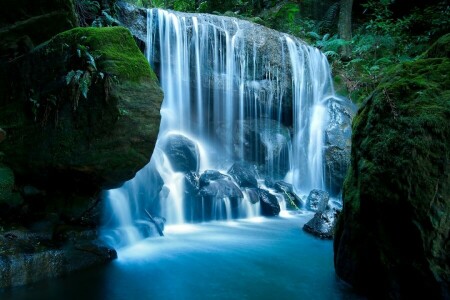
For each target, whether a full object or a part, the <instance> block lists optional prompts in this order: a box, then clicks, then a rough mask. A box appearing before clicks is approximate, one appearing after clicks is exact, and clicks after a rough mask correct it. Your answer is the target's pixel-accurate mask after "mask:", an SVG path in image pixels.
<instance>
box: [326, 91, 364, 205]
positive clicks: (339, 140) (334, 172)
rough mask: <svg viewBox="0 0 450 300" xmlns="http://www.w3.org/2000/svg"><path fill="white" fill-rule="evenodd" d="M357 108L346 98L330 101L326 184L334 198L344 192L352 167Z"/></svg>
mask: <svg viewBox="0 0 450 300" xmlns="http://www.w3.org/2000/svg"><path fill="white" fill-rule="evenodd" d="M355 113H356V106H355V105H354V104H353V103H352V102H351V101H350V100H348V99H345V98H331V99H329V101H328V115H329V123H328V126H327V128H326V129H325V157H324V158H325V162H324V163H325V178H326V180H325V184H326V189H327V191H329V192H330V193H331V195H333V196H337V195H339V194H340V193H341V191H342V185H343V183H344V179H345V175H346V174H347V170H348V166H349V165H350V152H351V135H352V120H353V117H354V115H355Z"/></svg>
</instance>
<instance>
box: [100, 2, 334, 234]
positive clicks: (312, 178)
mask: <svg viewBox="0 0 450 300" xmlns="http://www.w3.org/2000/svg"><path fill="white" fill-rule="evenodd" d="M147 27H148V30H147V51H146V53H147V58H148V59H149V61H150V63H151V64H152V66H153V68H154V69H155V70H157V71H159V76H160V82H161V87H162V89H163V91H164V102H163V104H162V108H161V126H160V133H159V137H158V142H157V145H156V149H155V151H154V154H153V156H152V158H151V161H150V163H149V164H148V165H147V166H146V167H145V168H144V169H143V170H141V171H140V172H139V173H138V174H137V175H136V177H135V178H134V179H133V180H131V182H130V183H126V184H125V185H124V186H123V187H122V188H120V189H119V190H118V191H117V190H116V191H110V192H108V193H107V196H108V197H107V198H108V199H109V201H112V202H115V203H116V204H115V205H112V206H111V211H110V212H109V213H110V214H113V215H115V214H118V215H122V214H128V216H126V217H125V216H121V217H117V220H116V224H117V223H118V224H120V226H117V227H114V226H112V227H113V228H114V230H118V229H119V228H122V227H127V228H128V227H133V222H137V220H140V219H143V218H145V217H144V214H143V211H144V208H148V209H149V210H150V211H156V212H157V213H159V214H160V215H161V216H163V217H165V218H166V219H167V223H169V224H179V223H183V222H185V219H186V218H185V210H189V208H186V207H185V203H183V193H184V187H183V185H184V175H183V174H182V173H176V172H174V171H173V169H172V166H171V163H170V162H169V159H168V158H167V156H166V155H165V154H164V151H163V149H162V148H161V145H162V143H163V141H164V139H165V138H166V137H167V136H168V135H170V134H173V133H174V132H176V133H177V134H181V135H184V136H186V137H188V138H189V139H190V140H192V141H194V142H195V143H196V144H197V148H198V149H199V150H200V151H199V152H200V163H199V165H200V168H199V172H200V173H201V172H203V171H204V170H207V169H216V170H221V171H222V172H226V170H227V169H228V168H229V167H230V166H231V165H232V163H233V162H234V161H240V160H246V161H250V162H252V163H255V164H259V165H261V171H262V173H263V174H262V175H263V176H267V177H270V178H275V179H283V178H284V179H285V180H286V181H288V182H290V183H292V184H293V186H294V188H295V190H296V191H298V192H299V193H308V192H309V191H310V190H311V189H313V188H317V189H324V179H323V177H324V171H323V169H324V167H323V165H324V164H323V144H324V130H325V127H326V125H327V116H328V113H327V108H326V105H327V103H326V101H327V99H329V98H330V97H333V96H334V90H333V87H332V84H331V75H330V70H329V66H328V62H327V60H326V57H325V56H324V55H323V54H322V53H320V51H319V50H317V49H315V48H312V47H309V46H307V45H305V44H304V43H302V42H301V41H299V40H296V39H294V38H293V37H290V36H288V35H283V34H276V33H274V32H272V31H270V32H269V34H270V36H267V37H265V36H260V34H263V33H262V31H261V33H260V32H255V30H256V29H258V28H257V27H256V25H251V24H250V23H248V22H244V21H239V20H237V19H233V18H223V17H216V16H210V15H203V14H195V15H193V14H183V13H176V12H170V11H164V10H158V9H153V10H149V11H148V16H147ZM255 28H256V29H255ZM266 44H267V45H270V47H272V48H270V47H269V46H267V45H266ZM267 49H269V50H270V51H271V52H269V53H267V51H268V50H267ZM271 56H276V57H277V58H273V57H271ZM278 56H279V57H278ZM288 74H291V75H289V76H288ZM289 81H290V82H289ZM288 91H291V92H290V93H289V92H288ZM285 101H292V107H293V109H292V113H289V111H286V108H285V103H284V102H285ZM286 115H289V116H288V117H286ZM289 119H291V121H289ZM290 122H291V123H290ZM283 123H285V124H286V123H290V124H291V126H292V132H291V133H289V130H288V129H287V128H286V127H285V126H284V125H282V124H283ZM249 136H250V137H249ZM251 138H254V139H259V140H260V142H259V143H256V142H255V143H251V142H249V139H251ZM284 166H287V167H284ZM155 173H159V175H160V177H161V178H162V181H163V189H162V190H161V192H159V194H158V195H155V193H157V192H155V190H156V191H159V190H158V189H157V188H156V186H157V185H156V184H155V181H157V180H156V179H157V177H158V176H157V175H155ZM117 196H119V197H120V199H121V200H120V201H118V200H114V199H113V198H115V197H117ZM126 198H128V199H129V201H128V202H127V201H125V200H123V199H126ZM247 198H248V196H247V195H246V193H245V192H244V198H243V199H240V200H239V203H240V204H239V212H238V213H239V217H254V216H256V215H259V205H254V204H251V203H250V201H248V199H247ZM132 201H135V202H134V204H133V205H132V206H130V203H131V202H132ZM127 206H129V207H127ZM230 206H231V204H230V199H228V198H224V199H216V200H215V201H214V204H213V207H212V210H213V212H212V215H213V216H214V218H216V219H229V218H230V217H231V213H232V212H231V210H232V209H231V207H230ZM202 207H204V205H203V206H202ZM203 209H204V208H203ZM122 232H124V233H125V234H126V235H128V234H129V233H131V231H128V230H126V231H123V230H122ZM133 234H134V233H133ZM127 239H128V240H131V239H134V237H127Z"/></svg>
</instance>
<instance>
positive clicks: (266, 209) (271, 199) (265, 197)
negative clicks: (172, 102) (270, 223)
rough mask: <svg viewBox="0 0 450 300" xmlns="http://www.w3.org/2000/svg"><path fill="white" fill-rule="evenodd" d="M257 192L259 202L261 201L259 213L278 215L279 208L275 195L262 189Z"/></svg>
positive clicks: (268, 215) (269, 215)
mask: <svg viewBox="0 0 450 300" xmlns="http://www.w3.org/2000/svg"><path fill="white" fill-rule="evenodd" d="M258 194H259V202H260V203H261V214H262V215H263V216H267V217H273V216H278V215H279V214H280V210H281V209H280V204H279V203H278V200H277V197H275V196H274V195H272V194H271V193H269V192H268V191H266V190H263V189H259V190H258Z"/></svg>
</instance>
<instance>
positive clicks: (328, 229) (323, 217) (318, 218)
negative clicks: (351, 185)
mask: <svg viewBox="0 0 450 300" xmlns="http://www.w3.org/2000/svg"><path fill="white" fill-rule="evenodd" d="M338 216H339V212H338V211H336V210H334V209H327V210H325V211H322V212H317V213H315V215H314V217H313V218H312V219H311V220H309V221H308V222H307V223H306V224H305V225H304V226H303V230H304V231H306V232H308V233H311V234H312V235H315V236H317V237H319V238H321V239H333V235H334V228H335V225H336V221H337V217H338Z"/></svg>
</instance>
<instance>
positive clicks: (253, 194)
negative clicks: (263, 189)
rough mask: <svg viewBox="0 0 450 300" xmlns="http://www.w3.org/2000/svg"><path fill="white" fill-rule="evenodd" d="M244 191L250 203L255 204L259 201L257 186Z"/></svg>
mask: <svg viewBox="0 0 450 300" xmlns="http://www.w3.org/2000/svg"><path fill="white" fill-rule="evenodd" d="M245 191H246V193H247V195H248V200H249V201H250V203H251V204H256V203H258V202H259V192H258V189H257V188H250V189H245Z"/></svg>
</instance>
